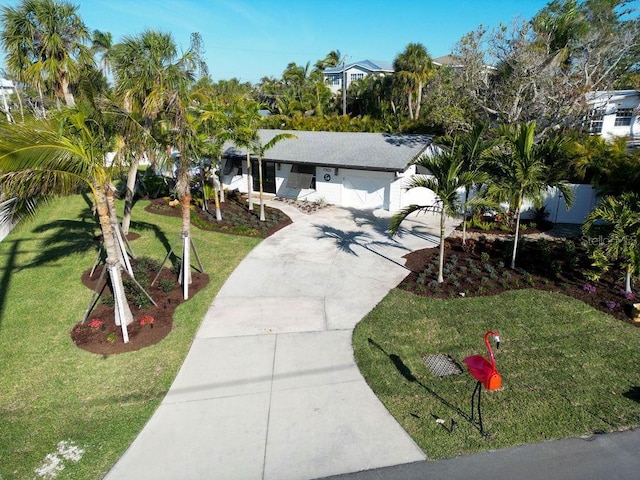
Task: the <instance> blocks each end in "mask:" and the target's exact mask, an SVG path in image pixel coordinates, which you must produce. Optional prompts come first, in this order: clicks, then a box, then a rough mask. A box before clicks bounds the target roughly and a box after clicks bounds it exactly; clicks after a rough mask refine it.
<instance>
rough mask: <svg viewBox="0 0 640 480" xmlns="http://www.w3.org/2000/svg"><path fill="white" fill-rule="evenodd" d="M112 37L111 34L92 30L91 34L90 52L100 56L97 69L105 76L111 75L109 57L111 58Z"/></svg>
mask: <svg viewBox="0 0 640 480" xmlns="http://www.w3.org/2000/svg"><path fill="white" fill-rule="evenodd" d="M113 45H114V44H113V35H112V34H111V32H103V31H100V30H94V31H93V33H92V34H91V51H92V53H93V54H94V55H100V62H97V63H99V68H100V70H102V73H103V74H104V75H105V76H107V75H108V74H109V73H111V57H112V56H113Z"/></svg>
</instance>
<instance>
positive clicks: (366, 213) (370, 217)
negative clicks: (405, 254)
mask: <svg viewBox="0 0 640 480" xmlns="http://www.w3.org/2000/svg"><path fill="white" fill-rule="evenodd" d="M348 210H349V212H351V216H352V217H353V221H354V222H355V223H356V225H358V226H359V227H362V226H365V225H367V226H369V227H371V228H373V230H374V231H375V232H376V233H378V234H379V235H382V236H387V237H389V239H390V241H392V242H394V243H393V246H394V247H396V248H400V249H403V250H407V251H409V250H410V249H408V248H406V247H404V246H403V245H401V244H400V243H399V242H398V241H396V240H394V239H393V238H399V239H402V238H404V237H409V236H413V237H416V238H420V239H422V240H427V241H428V242H429V243H432V244H433V245H434V246H437V245H440V235H439V232H436V233H431V232H429V231H428V229H427V227H426V226H425V225H423V224H422V223H420V221H418V220H406V221H405V224H404V225H401V226H400V228H398V231H397V233H396V235H395V237H391V236H390V232H389V225H390V220H389V218H384V217H378V216H376V215H375V214H374V211H373V210H358V209H355V208H349V209H348ZM428 212H430V213H431V212H436V210H434V209H429V210H428ZM425 213H426V212H425ZM407 223H409V224H410V226H407Z"/></svg>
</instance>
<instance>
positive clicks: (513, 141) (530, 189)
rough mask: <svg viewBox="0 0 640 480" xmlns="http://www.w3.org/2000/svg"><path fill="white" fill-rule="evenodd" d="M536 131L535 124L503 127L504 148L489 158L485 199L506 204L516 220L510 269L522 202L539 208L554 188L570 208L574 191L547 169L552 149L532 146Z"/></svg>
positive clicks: (514, 251) (518, 229)
mask: <svg viewBox="0 0 640 480" xmlns="http://www.w3.org/2000/svg"><path fill="white" fill-rule="evenodd" d="M535 127H536V125H535V122H530V123H528V124H522V125H520V126H519V127H513V126H507V127H505V128H504V131H503V133H502V138H503V140H504V145H503V146H502V147H501V148H500V149H498V150H495V151H494V152H492V154H491V156H490V159H491V163H490V165H489V168H488V170H489V175H490V179H489V183H488V188H487V192H486V196H487V198H488V199H490V200H492V201H495V202H496V203H501V202H508V204H509V211H510V212H512V213H513V216H514V218H515V220H516V229H515V235H514V242H513V253H512V255H511V268H515V265H516V252H517V249H518V236H519V233H520V216H521V213H522V205H523V203H524V201H525V200H531V201H533V202H534V204H535V205H536V206H540V205H541V204H542V200H543V194H544V193H545V192H546V190H547V189H548V188H550V187H555V188H558V190H560V192H561V193H562V194H563V196H564V198H565V202H566V205H567V208H569V207H571V205H572V204H573V197H574V195H573V190H571V189H570V188H569V186H568V184H567V183H566V182H565V181H563V180H561V179H557V178H554V177H555V175H553V172H552V171H551V170H550V169H549V167H548V166H547V163H546V155H547V154H548V152H549V151H553V149H550V148H548V146H547V145H545V144H544V143H542V144H540V145H535V143H534V134H535Z"/></svg>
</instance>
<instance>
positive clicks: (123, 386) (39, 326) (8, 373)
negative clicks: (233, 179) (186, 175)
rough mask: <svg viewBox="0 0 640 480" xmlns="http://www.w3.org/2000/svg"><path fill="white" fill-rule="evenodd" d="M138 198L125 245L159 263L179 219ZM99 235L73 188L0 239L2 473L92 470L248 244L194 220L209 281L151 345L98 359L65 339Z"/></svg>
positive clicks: (119, 444)
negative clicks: (203, 227) (70, 194)
mask: <svg viewBox="0 0 640 480" xmlns="http://www.w3.org/2000/svg"><path fill="white" fill-rule="evenodd" d="M146 203H147V202H143V201H141V202H139V203H138V204H137V205H136V207H135V208H134V210H133V218H132V231H133V232H135V233H139V234H140V235H141V237H140V238H138V239H137V240H134V241H133V242H132V247H133V249H134V251H135V253H136V254H137V255H138V256H141V255H144V256H149V257H153V258H155V259H157V260H158V261H162V259H163V258H164V256H165V255H166V253H167V248H168V247H169V245H172V246H174V249H175V251H180V248H179V241H180V240H179V234H180V218H172V217H166V216H160V215H154V214H151V213H147V212H145V211H144V206H145V204H146ZM118 208H119V211H121V205H119V206H118ZM98 233H99V230H98V229H97V228H96V222H95V220H94V219H93V218H92V217H91V212H90V210H89V206H88V204H87V203H86V201H85V200H84V199H83V198H82V197H81V196H74V197H70V198H64V199H60V200H59V201H56V202H54V203H52V204H50V205H47V206H46V207H44V208H43V209H42V210H41V211H40V212H39V213H38V216H37V218H36V219H35V220H33V221H30V222H25V223H24V224H23V225H20V226H19V227H18V228H17V229H16V230H14V231H13V232H12V233H11V234H10V235H9V236H8V237H7V238H6V239H5V240H4V241H3V242H1V243H0V368H1V369H2V375H0V431H1V434H0V478H2V479H9V478H19V479H22V478H24V479H31V478H41V477H43V476H44V473H41V474H38V473H36V469H40V472H44V471H46V470H47V469H48V470H49V471H55V472H56V473H57V478H59V479H61V478H73V479H83V480H84V479H91V478H102V477H103V476H104V474H105V473H106V472H107V471H108V469H109V468H110V467H111V466H112V465H113V463H114V462H115V461H116V460H117V459H118V458H119V457H120V456H121V455H122V453H123V452H124V450H125V449H126V448H127V447H128V445H129V444H130V443H131V442H132V441H133V439H134V438H135V437H136V435H137V434H138V432H139V431H140V430H141V429H142V427H143V426H144V424H145V423H146V422H147V420H148V419H149V417H150V416H151V414H152V413H153V412H154V410H155V409H156V408H157V406H158V405H159V403H160V401H161V400H162V398H163V397H164V395H165V393H166V391H167V390H168V388H169V386H170V384H171V382H172V381H173V379H174V377H175V375H176V373H177V371H178V368H179V367H180V365H181V364H182V362H183V359H184V357H185V355H186V353H187V351H188V349H189V347H190V345H191V342H192V340H193V337H194V334H195V331H196V329H197V327H198V326H199V324H200V321H201V320H202V318H203V316H204V314H205V312H206V310H207V308H208V307H209V305H210V304H211V301H212V300H213V298H214V296H215V294H216V293H217V292H218V290H219V289H220V287H221V286H222V284H223V282H224V281H225V280H226V278H227V277H228V276H229V274H230V273H231V272H232V271H233V269H234V268H235V266H236V265H237V264H238V263H239V262H240V261H241V260H242V258H243V257H244V256H245V255H246V254H247V253H248V252H249V251H250V250H251V249H252V248H253V247H254V246H255V245H256V244H257V243H258V242H259V239H255V238H249V237H237V236H229V235H224V234H218V233H214V232H205V231H201V230H199V229H197V228H193V229H192V235H193V239H194V242H195V244H196V245H197V248H198V252H199V254H200V257H201V259H202V262H203V265H204V267H205V270H206V272H207V273H208V274H209V277H210V282H209V284H208V285H207V286H206V287H205V289H204V290H202V291H201V292H199V293H197V294H196V295H194V296H193V298H191V299H190V300H188V301H187V302H185V303H183V304H181V305H180V306H179V307H178V308H177V310H176V314H175V316H174V329H173V331H172V332H171V333H170V334H169V335H168V336H167V337H166V338H165V339H163V340H162V341H161V342H160V343H158V344H156V345H153V346H151V347H148V348H144V349H142V350H139V351H135V352H130V353H125V354H121V355H104V356H103V355H95V354H92V353H89V352H87V351H85V350H82V349H80V348H78V347H76V346H75V345H74V343H73V342H72V340H71V338H70V331H71V328H72V327H73V325H74V324H75V323H76V322H78V321H79V320H81V319H82V316H83V314H84V311H85V309H86V308H87V305H88V302H89V300H90V298H91V293H92V292H91V291H90V290H89V289H87V288H86V287H85V286H84V285H83V284H82V283H81V275H82V273H83V271H85V270H86V269H88V268H91V266H92V264H93V262H94V260H95V256H96V249H95V246H96V243H95V240H94V236H95V235H96V234H98ZM81 451H82V452H81ZM80 452H81V453H80ZM152 454H153V452H150V455H152ZM48 455H49V456H48ZM79 457H81V458H80V459H79V460H78V461H76V460H77V459H78V458H79ZM56 459H57V460H56ZM55 462H59V463H57V467H58V470H56V464H55ZM60 467H63V469H60Z"/></svg>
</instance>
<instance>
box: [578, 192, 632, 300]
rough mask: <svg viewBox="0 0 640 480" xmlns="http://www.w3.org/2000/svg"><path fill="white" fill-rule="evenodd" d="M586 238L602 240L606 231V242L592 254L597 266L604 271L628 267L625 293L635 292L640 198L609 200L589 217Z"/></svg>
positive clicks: (595, 209)
mask: <svg viewBox="0 0 640 480" xmlns="http://www.w3.org/2000/svg"><path fill="white" fill-rule="evenodd" d="M582 230H583V232H584V233H585V235H590V236H596V235H597V236H598V237H599V235H598V234H601V233H602V232H603V231H604V233H605V234H606V241H603V242H599V243H598V245H597V246H595V249H594V251H593V252H592V258H593V259H594V264H595V265H596V266H599V267H600V268H602V269H603V270H607V269H608V268H609V266H610V265H611V264H613V263H615V262H617V261H621V262H622V264H623V265H624V270H625V271H624V279H625V281H624V291H625V293H631V292H632V289H631V287H632V285H631V282H632V278H633V277H634V276H637V275H640V195H639V194H637V193H624V194H622V195H620V196H619V197H614V196H607V197H605V198H604V199H603V200H602V202H600V203H599V204H598V205H596V207H595V208H594V209H593V210H592V211H591V213H589V215H587V218H586V220H585V222H584V225H583V227H582Z"/></svg>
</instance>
